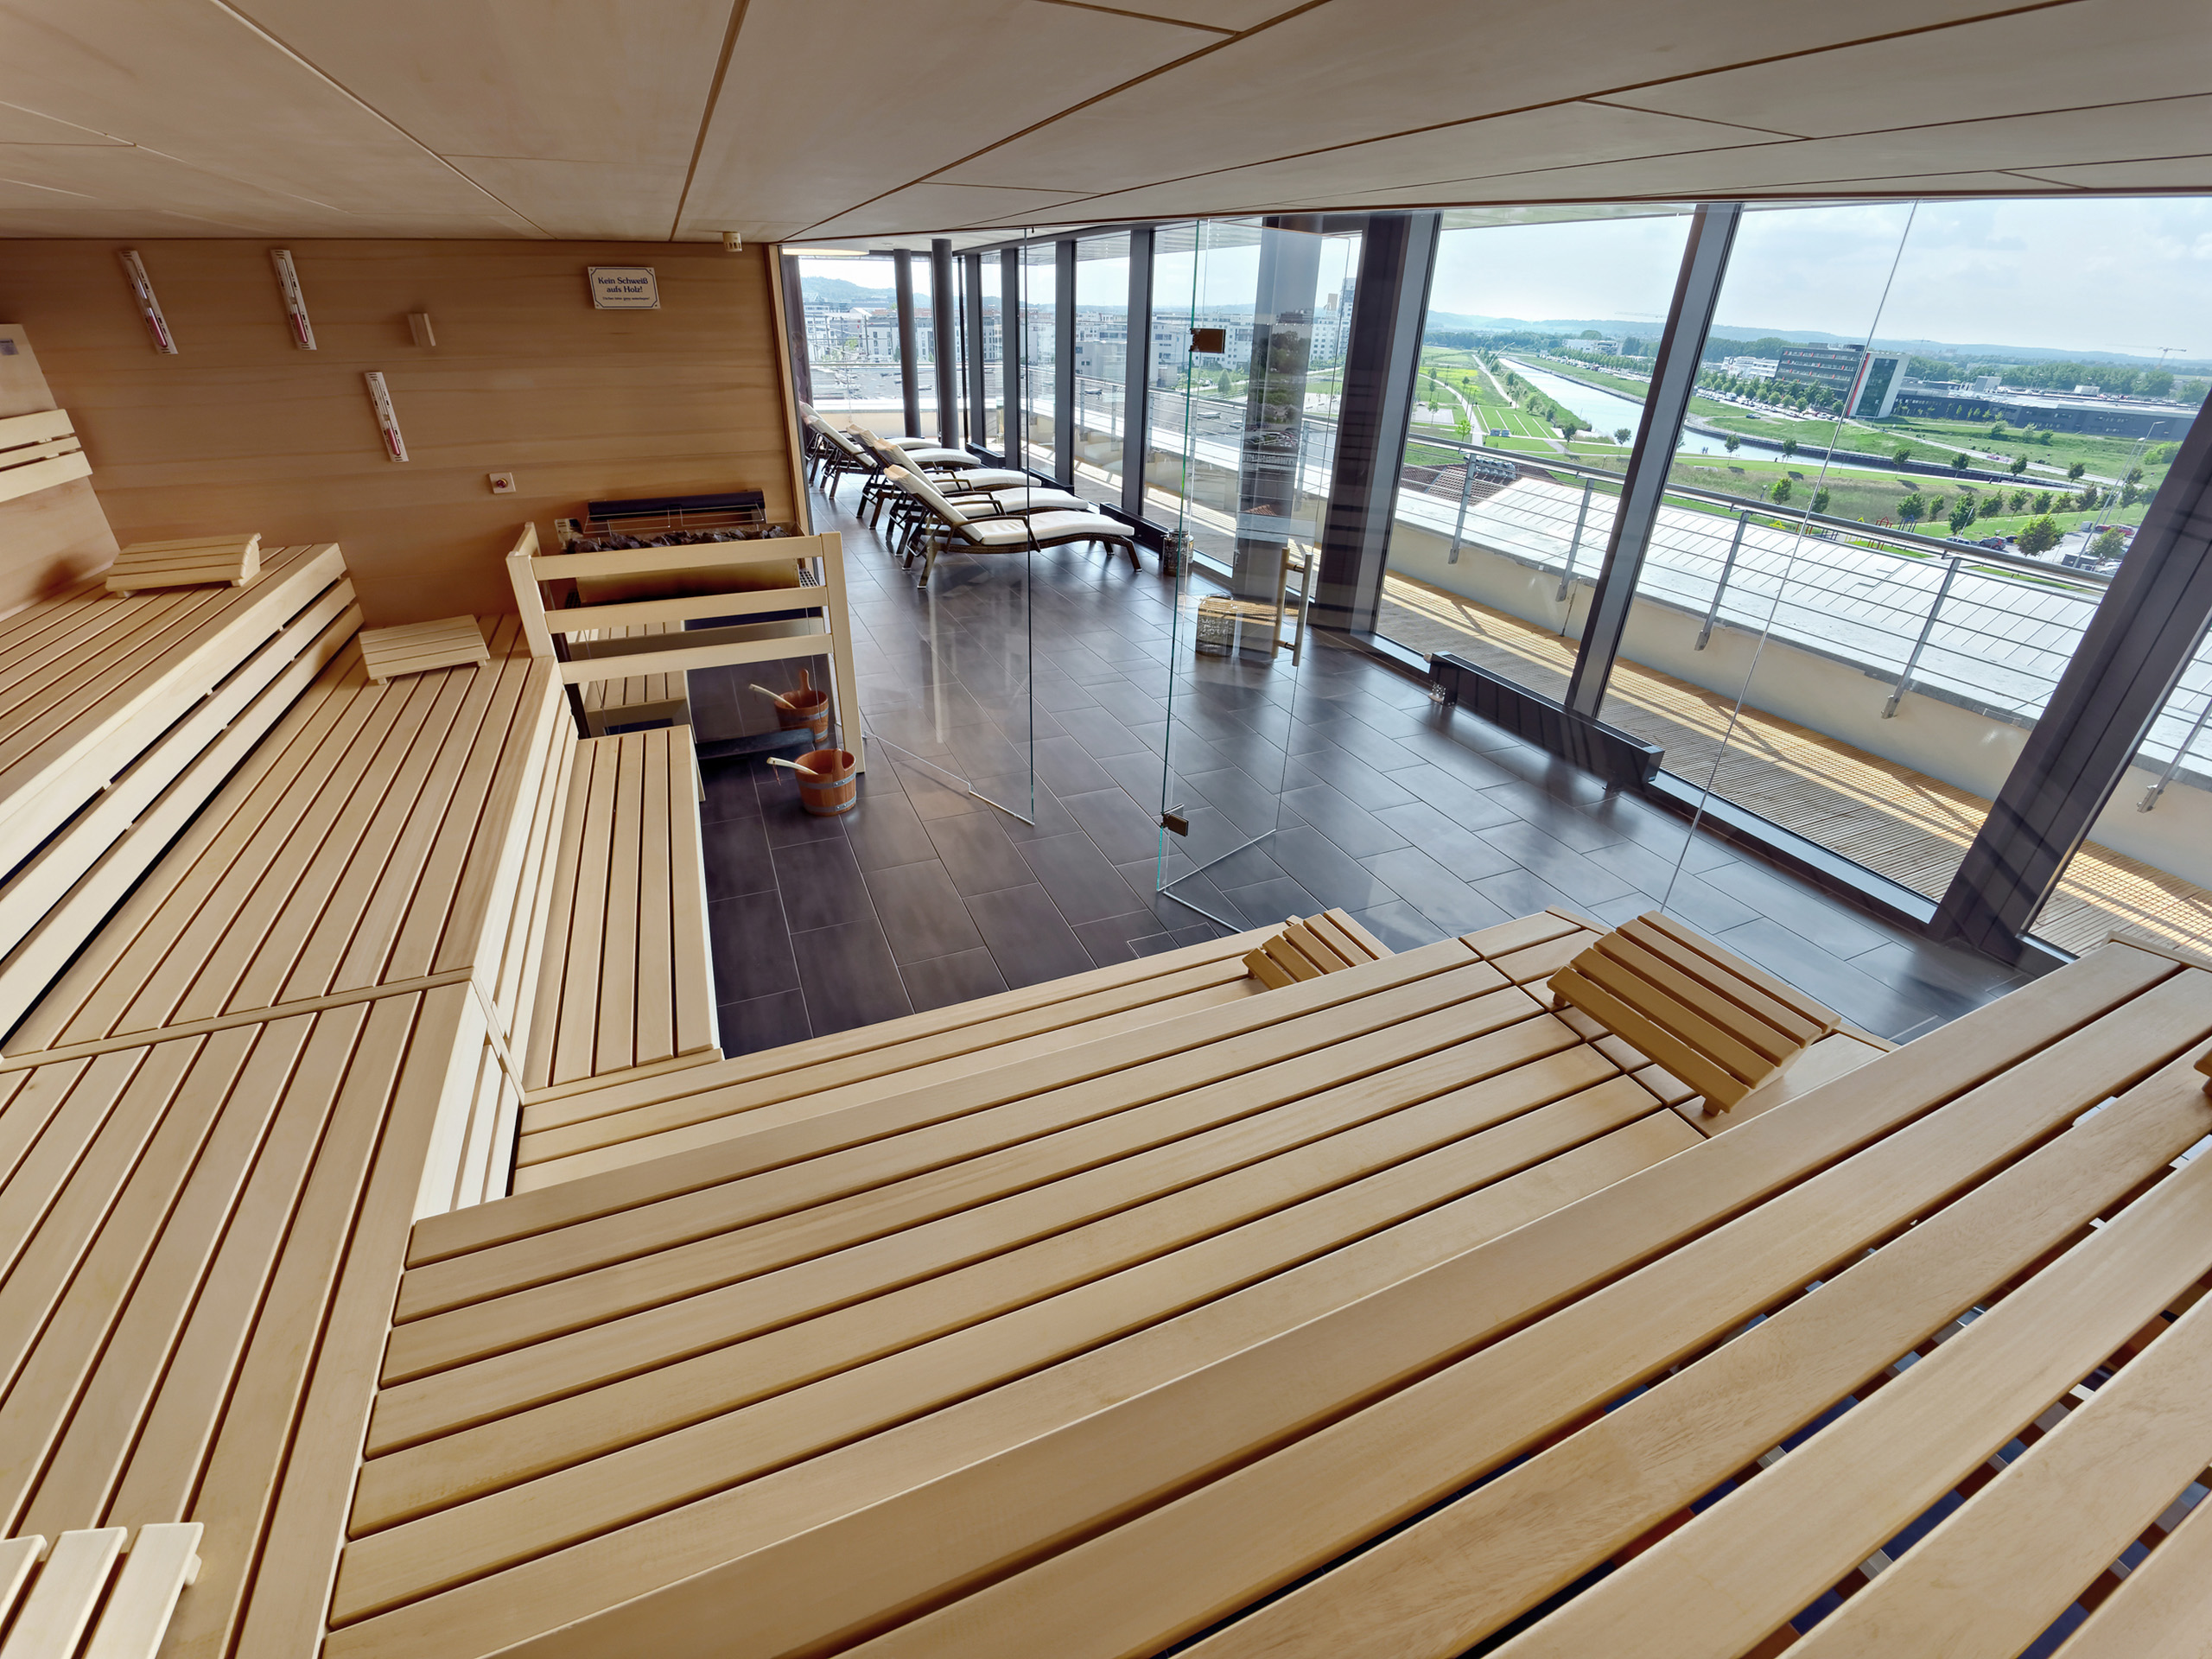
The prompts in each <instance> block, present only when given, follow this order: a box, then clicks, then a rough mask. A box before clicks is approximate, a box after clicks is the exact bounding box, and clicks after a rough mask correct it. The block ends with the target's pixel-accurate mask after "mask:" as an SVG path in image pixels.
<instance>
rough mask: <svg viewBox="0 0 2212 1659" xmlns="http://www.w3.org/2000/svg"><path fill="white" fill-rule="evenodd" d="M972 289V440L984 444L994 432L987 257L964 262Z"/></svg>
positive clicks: (970, 335)
mask: <svg viewBox="0 0 2212 1659" xmlns="http://www.w3.org/2000/svg"><path fill="white" fill-rule="evenodd" d="M960 263H961V264H963V265H964V266H966V267H967V269H966V270H963V272H962V273H961V274H962V275H963V277H965V278H966V280H967V289H968V440H969V442H971V443H981V442H983V441H984V439H985V437H986V436H987V435H988V434H989V431H990V412H989V411H990V399H989V396H988V393H989V387H990V380H989V377H988V375H987V374H986V373H985V372H984V369H985V364H986V361H987V359H986V358H985V356H984V353H983V256H982V255H981V254H980V253H977V254H969V255H968V256H967V257H964V258H963V259H962V260H961V262H960Z"/></svg>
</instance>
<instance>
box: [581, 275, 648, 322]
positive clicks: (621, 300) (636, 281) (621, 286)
mask: <svg viewBox="0 0 2212 1659" xmlns="http://www.w3.org/2000/svg"><path fill="white" fill-rule="evenodd" d="M585 270H586V273H587V274H588V276H589V277H591V302H592V303H593V304H594V305H595V306H597V307H598V308H600V309H601V310H602V311H658V310H659V309H660V284H659V283H658V281H656V280H655V279H654V277H653V268H652V266H651V265H588V266H586V267H585Z"/></svg>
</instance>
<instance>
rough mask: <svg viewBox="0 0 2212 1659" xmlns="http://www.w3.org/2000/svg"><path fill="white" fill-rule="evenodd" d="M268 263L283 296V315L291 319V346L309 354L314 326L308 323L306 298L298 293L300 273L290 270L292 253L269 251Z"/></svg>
mask: <svg viewBox="0 0 2212 1659" xmlns="http://www.w3.org/2000/svg"><path fill="white" fill-rule="evenodd" d="M269 263H270V264H272V265H274V266H276V267H277V289H279V291H281V292H282V293H283V296H284V315H286V316H287V317H289V319H291V323H292V344H293V345H295V346H298V347H299V348H300V349H301V350H302V351H303V352H311V351H313V350H315V324H313V323H312V322H309V321H308V298H307V296H306V295H304V294H302V292H301V291H300V273H299V272H298V271H296V270H293V269H292V251H291V250H290V249H289V248H271V249H270V250H269Z"/></svg>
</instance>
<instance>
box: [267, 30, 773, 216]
mask: <svg viewBox="0 0 2212 1659" xmlns="http://www.w3.org/2000/svg"><path fill="white" fill-rule="evenodd" d="M233 3H237V4H238V8H239V10H242V11H244V12H245V13H247V14H248V15H249V16H251V17H252V18H253V20H254V21H255V22H257V24H259V25H260V26H261V27H262V28H264V29H267V30H268V31H269V32H270V34H271V35H275V36H276V37H277V39H278V40H279V41H283V43H284V45H286V46H287V47H289V48H291V49H292V50H293V51H295V52H297V53H298V54H300V55H302V57H304V58H306V59H307V60H308V61H309V62H310V63H312V64H314V65H315V67H317V68H319V69H321V71H322V72H323V73H326V74H327V75H329V76H330V77H332V79H335V80H337V81H339V82H340V84H342V85H343V86H345V87H346V89H347V90H348V91H350V92H353V93H355V94H356V95H357V96H359V98H361V99H363V100H364V101H365V102H366V103H367V104H368V105H370V106H371V107H372V108H373V109H375V110H376V111H378V113H379V114H381V115H383V116H385V117H386V118H388V119H390V120H391V122H393V123H394V124H396V125H397V126H398V127H400V128H401V129H402V130H404V131H405V132H406V133H407V134H409V135H410V137H414V138H415V139H416V140H418V141H420V142H421V143H423V145H425V146H426V147H427V148H429V149H432V150H435V151H436V152H437V153H438V154H439V155H441V156H446V157H448V158H450V159H452V160H453V161H454V163H455V165H456V166H458V167H459V168H461V171H462V172H464V173H466V174H467V175H469V176H470V177H472V178H475V179H478V180H480V181H484V182H485V183H486V185H487V186H489V188H493V189H494V190H496V191H498V192H499V194H500V195H501V196H503V197H504V198H505V200H508V201H509V202H510V203H511V204H512V206H513V207H516V208H517V209H518V210H519V211H520V212H522V213H526V214H528V215H529V216H530V217H531V219H536V220H537V221H538V222H539V223H541V224H543V225H544V226H545V228H547V229H548V230H550V231H552V232H554V234H556V235H562V236H619V237H630V236H640V237H653V238H658V237H664V236H666V235H667V234H668V232H669V229H670V227H671V226H673V225H674V224H675V222H676V208H677V202H678V200H680V199H681V198H682V196H683V178H684V174H685V173H686V171H687V170H688V169H689V168H690V163H691V151H692V148H693V146H694V145H695V144H696V142H697V140H698V135H699V123H700V120H701V118H702V113H703V111H705V109H706V105H707V99H708V96H709V92H711V90H712V88H713V85H714V78H715V65H716V63H717V62H718V61H719V60H720V58H721V48H722V41H723V38H724V36H725V35H726V33H727V31H728V26H729V21H730V14H731V9H732V0H604V3H599V4H594V5H588V6H584V5H579V6H569V7H563V8H559V9H557V10H550V11H549V9H548V8H547V6H546V5H545V4H544V3H543V0H473V3H469V4H456V3H454V0H385V3H382V4H379V5H376V6H361V5H333V4H330V3H329V0H233ZM739 90H740V92H742V87H741V86H740V88H739ZM511 192H512V194H510V193H511Z"/></svg>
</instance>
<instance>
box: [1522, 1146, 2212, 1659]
mask: <svg viewBox="0 0 2212 1659" xmlns="http://www.w3.org/2000/svg"><path fill="white" fill-rule="evenodd" d="M1709 1144H1712V1145H1715V1146H1719V1145H1723V1144H1725V1142H1722V1141H1714V1142H1711V1143H1709ZM2208 1196H2212V1164H2207V1163H2206V1161H2205V1160H2203V1159H2201V1158H2200V1159H2197V1160H2195V1161H2193V1162H2192V1163H2190V1164H2189V1165H2188V1166H2185V1167H2184V1168H2183V1170H2181V1171H2180V1172H2179V1173H2177V1174H2176V1175H2174V1176H2173V1177H2171V1179H2167V1180H2165V1181H2163V1182H2161V1183H2159V1185H2157V1186H2155V1187H2153V1188H2152V1190H2151V1192H2149V1194H2148V1195H2146V1196H2145V1198H2141V1199H2139V1201H2137V1202H2136V1203H2135V1204H2133V1205H2129V1206H2128V1208H2127V1209H2126V1210H2125V1211H2122V1212H2121V1213H2120V1215H2119V1216H2118V1217H2115V1218H2114V1219H2113V1220H2112V1221H2111V1222H2109V1223H2108V1224H2107V1225H2106V1226H2104V1227H2103V1228H2101V1230H2098V1231H2096V1232H2094V1233H2093V1234H2092V1235H2091V1236H2089V1237H2088V1238H2087V1239H2086V1240H2084V1241H2083V1242H2082V1243H2080V1244H2077V1245H2075V1247H2074V1248H2073V1249H2071V1250H2069V1251H2068V1252H2067V1253H2066V1255H2063V1256H2061V1257H2060V1258H2059V1259H2058V1260H2057V1261H2056V1262H2054V1263H2053V1264H2052V1265H2051V1266H2050V1267H2049V1268H2045V1269H2044V1271H2042V1272H2041V1273H2038V1274H2036V1276H2035V1277H2034V1278H2032V1279H2031V1280H2029V1281H2027V1283H2025V1284H2024V1285H2023V1286H2021V1287H2019V1288H2018V1289H2016V1290H2014V1291H2013V1292H2012V1294H2010V1295H2008V1296H2006V1297H2005V1299H2004V1300H2002V1301H2000V1302H1999V1303H1998V1304H1997V1305H1996V1306H1994V1307H1993V1308H1991V1309H1990V1310H1989V1311H1988V1312H1986V1313H1984V1314H1983V1315H1982V1316H1981V1317H1980V1319H1976V1320H1975V1321H1974V1323H1973V1324H1972V1325H1968V1326H1967V1328H1966V1329H1965V1330H1964V1331H1962V1332H1960V1333H1959V1334H1958V1335H1957V1336H1956V1337H1954V1338H1952V1339H1951V1340H1950V1341H1949V1342H1948V1343H1946V1344H1944V1345H1943V1346H1942V1347H1941V1348H1939V1349H1937V1350H1936V1352H1935V1353H1934V1354H1933V1355H1931V1356H1929V1357H1928V1358H1926V1359H1923V1360H1922V1361H1921V1362H1920V1363H1918V1364H1916V1365H1914V1366H1912V1367H1911V1368H1910V1370H1907V1371H1905V1373H1904V1375H1903V1376H1899V1377H1898V1378H1897V1380H1896V1381H1895V1382H1892V1383H1890V1384H1889V1385H1888V1386H1886V1387H1885V1388H1884V1389H1881V1391H1880V1392H1878V1394H1876V1395H1874V1396H1873V1397H1872V1399H1869V1400H1866V1401H1862V1402H1860V1403H1859V1405H1858V1406H1856V1407H1854V1408H1853V1409H1852V1410H1850V1411H1848V1412H1846V1413H1845V1414H1843V1415H1842V1416H1841V1417H1840V1418H1838V1419H1837V1420H1836V1421H1835V1422H1834V1423H1833V1424H1831V1425H1829V1426H1828V1427H1827V1429H1826V1430H1824V1431H1823V1432H1822V1433H1820V1434H1817V1435H1815V1436H1814V1437H1813V1438H1812V1439H1811V1440H1808V1441H1807V1442H1806V1443H1805V1444H1804V1445H1802V1446H1799V1447H1798V1448H1797V1449H1796V1450H1795V1451H1794V1452H1791V1453H1790V1454H1789V1456H1788V1457H1786V1458H1784V1459H1782V1460H1781V1461H1780V1462H1779V1463H1777V1464H1776V1465H1774V1466H1773V1467H1771V1468H1770V1469H1768V1470H1767V1471H1765V1472H1764V1473H1763V1474H1762V1475H1761V1476H1760V1477H1759V1478H1758V1479H1757V1480H1754V1481H1752V1482H1751V1484H1749V1485H1747V1486H1746V1487H1745V1489H1744V1491H1742V1492H1740V1493H1738V1494H1735V1495H1733V1496H1732V1497H1731V1498H1730V1499H1729V1500H1728V1501H1726V1502H1725V1503H1719V1504H1717V1505H1715V1506H1714V1507H1713V1510H1710V1511H1709V1512H1708V1513H1707V1515H1705V1516H1700V1520H1699V1522H1697V1523H1695V1524H1693V1525H1692V1526H1689V1527H1686V1528H1684V1529H1681V1531H1679V1532H1676V1533H1675V1534H1673V1535H1670V1536H1669V1537H1668V1538H1666V1539H1665V1540H1663V1541H1662V1542H1660V1543H1659V1544H1657V1545H1656V1546H1655V1547H1654V1548H1651V1549H1649V1550H1647V1551H1646V1552H1644V1553H1643V1554H1641V1555H1639V1556H1637V1558H1636V1559H1635V1560H1632V1561H1630V1563H1629V1564H1628V1565H1627V1566H1626V1567H1623V1568H1621V1569H1620V1570H1619V1571H1618V1572H1617V1573H1614V1574H1612V1575H1611V1577H1610V1578H1608V1579H1607V1580H1605V1581H1604V1582H1603V1583H1601V1584H1599V1585H1598V1586H1594V1587H1593V1588H1592V1590H1591V1591H1590V1592H1588V1593H1586V1594H1585V1595H1583V1596H1581V1597H1579V1598H1578V1599H1575V1600H1574V1601H1573V1602H1571V1603H1569V1604H1568V1605H1567V1606H1565V1607H1563V1608H1561V1609H1560V1611H1558V1612H1556V1613H1554V1615H1553V1616H1552V1617H1551V1618H1548V1619H1546V1620H1545V1621H1544V1622H1543V1623H1542V1624H1541V1625H1539V1626H1538V1627H1537V1628H1536V1629H1535V1630H1534V1631H1531V1632H1530V1633H1529V1636H1528V1637H1524V1638H1523V1639H1522V1648H1523V1650H1524V1651H1526V1652H1528V1653H1529V1654H1532V1655H1534V1654H1552V1655H1560V1656H1567V1655H1578V1656H1579V1655H1583V1654H1587V1653H1592V1652H1601V1651H1604V1650H1605V1649H1606V1647H1607V1645H1608V1643H1611V1642H1617V1641H1624V1640H1625V1641H1630V1642H1633V1643H1636V1644H1637V1651H1639V1652H1642V1653H1649V1654H1651V1655H1654V1656H1661V1655H1665V1654H1669V1653H1681V1654H1689V1653H1700V1654H1702V1653H1708V1652H1711V1651H1712V1650H1713V1649H1714V1648H1716V1647H1719V1648H1723V1649H1726V1648H1727V1647H1728V1646H1729V1645H1730V1644H1732V1643H1733V1644H1734V1645H1735V1648H1736V1650H1738V1651H1741V1650H1742V1649H1743V1648H1744V1647H1745V1646H1748V1645H1749V1644H1750V1643H1753V1642H1756V1641H1758V1639H1759V1638H1760V1637H1764V1635H1766V1634H1767V1632H1768V1631H1770V1630H1773V1629H1775V1628H1776V1627H1777V1626H1778V1625H1779V1624H1782V1623H1783V1620H1785V1619H1787V1618H1789V1616H1790V1615H1791V1614H1793V1613H1795V1612H1796V1611H1798V1610H1799V1609H1800V1608H1802V1607H1803V1606H1804V1605H1806V1604H1807V1603H1808V1601H1809V1600H1811V1599H1813V1598H1814V1597H1815V1596H1817V1595H1818V1594H1819V1593H1820V1592H1821V1591H1822V1590H1823V1589H1825V1588H1826V1587H1827V1586H1829V1585H1830V1584H1833V1583H1834V1582H1835V1581H1836V1580H1838V1579H1840V1577H1842V1576H1843V1574H1844V1573H1847V1572H1848V1571H1850V1569H1851V1568H1852V1567H1854V1566H1856V1565H1857V1564H1858V1563H1859V1562H1860V1561H1863V1560H1866V1558H1867V1556H1869V1555H1870V1554H1872V1553H1873V1551H1874V1550H1875V1549H1877V1548H1879V1547H1880V1546H1881V1544H1882V1543H1883V1541H1885V1540H1886V1539H1888V1538H1890V1537H1891V1536H1892V1535H1895V1534H1896V1533H1897V1530H1898V1529H1900V1528H1902V1527H1903V1526H1904V1524H1905V1523H1906V1522H1909V1521H1910V1520H1911V1519H1912V1518H1913V1517H1914V1516H1916V1515H1918V1514H1919V1513H1920V1511H1921V1510H1923V1509H1924V1508H1926V1507H1927V1505H1929V1503H1934V1502H1935V1501H1936V1499H1937V1498H1939V1497H1942V1495H1943V1494H1944V1492H1945V1491H1948V1489H1949V1488H1950V1486H1951V1485H1952V1484H1954V1483H1955V1481H1957V1480H1958V1479H1959V1478H1961V1476H1962V1475H1964V1474H1965V1473H1966V1472H1967V1471H1969V1470H1971V1469H1973V1468H1974V1467H1975V1466H1976V1465H1978V1464H1980V1461H1981V1460H1982V1459H1983V1458H1984V1457H1985V1456H1986V1454H1987V1450H1988V1448H1991V1447H1993V1446H2001V1445H2002V1444H2003V1443H2004V1442H2005V1440H2007V1439H2008V1438H2010V1437H2011V1436H2012V1433H2014V1432H2015V1431H2016V1430H2017V1429H2018V1428H2019V1427H2021V1426H2023V1425H2024V1424H2025V1423H2026V1422H2028V1421H2030V1420H2031V1418H2033V1417H2034V1416H2035V1415H2036V1414H2037V1413H2038V1412H2040V1411H2042V1410H2044V1408H2046V1407H2047V1406H2048V1405H2049V1404H2050V1402H2051V1401H2052V1400H2053V1399H2054V1398H2055V1397H2056V1396H2057V1395H2060V1394H2063V1392H2064V1391H2065V1390H2066V1389H2069V1387H2071V1386H2072V1385H2073V1384H2074V1383H2075V1382H2076V1381H2077V1380H2078V1379H2079V1378H2080V1377H2082V1376H2084V1375H2085V1374H2086V1373H2087V1372H2088V1371H2089V1370H2091V1369H2092V1368H2094V1366H2095V1365H2096V1364H2097V1363H2098V1362H2099V1361H2101V1359H2102V1358H2103V1357H2105V1356H2106V1355H2107V1354H2109V1353H2110V1352H2111V1351H2113V1349H2114V1348H2116V1347H2118V1346H2119V1345H2120V1343H2121V1342H2123V1341H2125V1340H2126V1338H2127V1337H2128V1335H2129V1334H2130V1333H2131V1332H2133V1331H2134V1330H2135V1329H2137V1328H2138V1327H2139V1326H2140V1325H2142V1323H2143V1321H2144V1319H2145V1318H2146V1317H2148V1316H2149V1315H2151V1314H2152V1313H2156V1312H2157V1311H2158V1309H2159V1308H2160V1307H2162V1306H2164V1305H2165V1304H2166V1303H2167V1302H2168V1301H2171V1300H2172V1299H2173V1297H2174V1295H2175V1294H2176V1293H2177V1292H2178V1291H2180V1290H2181V1289H2182V1288H2183V1287H2184V1286H2186V1285H2187V1284H2189V1283H2190V1281H2192V1280H2193V1279H2195V1278H2196V1277H2198V1276H2199V1275H2200V1274H2202V1273H2203V1271H2204V1267H2205V1264H2206V1263H2207V1262H2212V1204H2209V1203H2207V1202H2206V1201H2205V1200H2206V1198H2207V1197H2208ZM2125 1375H2126V1373H2125V1372H2123V1373H2122V1376H2125ZM2199 1380H2200V1383H2201V1379H2199ZM2110 1386H2114V1385H2113V1384H2107V1387H2110ZM2200 1466H2201V1465H2200ZM2169 1496H2171V1489H2169ZM1878 1582H1879V1580H1877V1584H1878ZM1793 1597H1794V1598H1795V1599H1792V1598H1793ZM1593 1643H1594V1644H1595V1645H1592V1644H1593Z"/></svg>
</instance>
